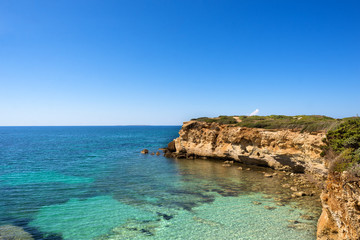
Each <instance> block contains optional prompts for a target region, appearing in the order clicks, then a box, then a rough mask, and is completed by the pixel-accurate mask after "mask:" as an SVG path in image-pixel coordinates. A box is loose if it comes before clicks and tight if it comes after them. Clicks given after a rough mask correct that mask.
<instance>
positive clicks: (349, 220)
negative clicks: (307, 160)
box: [317, 172, 360, 240]
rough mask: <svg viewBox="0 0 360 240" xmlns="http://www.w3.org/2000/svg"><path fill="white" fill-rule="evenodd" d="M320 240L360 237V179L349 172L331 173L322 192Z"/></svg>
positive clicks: (318, 231)
mask: <svg viewBox="0 0 360 240" xmlns="http://www.w3.org/2000/svg"><path fill="white" fill-rule="evenodd" d="M321 201H322V205H323V209H322V213H321V216H320V219H319V221H318V230H317V236H318V238H317V239H318V240H330V239H331V240H337V239H344V240H345V239H346V240H350V239H351V240H352V239H360V180H359V179H354V177H352V176H351V175H350V174H348V173H347V172H343V173H342V174H337V175H333V174H329V177H328V180H327V182H326V186H325V189H324V191H323V192H322V194H321Z"/></svg>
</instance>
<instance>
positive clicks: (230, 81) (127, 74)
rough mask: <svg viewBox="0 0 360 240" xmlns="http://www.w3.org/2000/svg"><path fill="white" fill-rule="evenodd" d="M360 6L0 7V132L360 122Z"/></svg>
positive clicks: (195, 0) (189, 2)
mask: <svg viewBox="0 0 360 240" xmlns="http://www.w3.org/2000/svg"><path fill="white" fill-rule="evenodd" d="M359 13H360V1H358V0H355V1H347V0H344V1H340V0H337V1H333V0H326V1H316V0H309V1H308V0H294V1H293V0H291V1H289V0H273V1H272V0H262V1H261V0H234V1H230V0H216V1H213V0H208V1H205V0H201V1H200V0H179V1H176V0H153V1H150V0H146V1H142V0H128V1H121V0H114V1H111V0H106V1H104V0H97V1H93V0H84V1H78V0H68V1H66V0H61V1H49V0H43V1H41V0H38V1H35V0H23V1H19V0H0V125H3V126H4V125H122V124H125V125H126V124H149V125H171V124H174V125H179V124H181V123H182V122H183V121H186V120H189V119H190V118H194V117H201V116H218V115H248V114H250V113H251V112H253V111H254V110H255V109H259V110H260V111H259V114H260V115H269V114H285V115H298V114H320V115H328V116H332V117H347V116H354V115H356V114H360V14H359Z"/></svg>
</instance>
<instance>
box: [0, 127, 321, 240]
mask: <svg viewBox="0 0 360 240" xmlns="http://www.w3.org/2000/svg"><path fill="white" fill-rule="evenodd" d="M179 130H180V127H179V126H173V127H172V126H171V127H170V126H169V127H160V126H159V127H150V126H149V127H148V126H144V127H142V126H134V127H133V126H129V127H127V126H114V127H0V226H1V225H15V226H20V227H23V228H24V229H25V230H26V231H28V232H29V233H31V234H32V235H33V237H34V239H49V240H50V239H52V240H54V239H71V240H86V239H97V240H100V239H149V240H151V239H163V240H167V239H186V240H188V239H206V240H211V239H216V240H218V239H253V240H261V239H264V240H270V239H279V240H291V239H294V240H295V239H296V240H298V239H302V240H307V239H315V238H316V237H315V231H316V221H317V217H318V214H319V212H318V210H319V209H320V208H321V207H320V205H319V203H317V202H316V203H315V202H309V203H308V206H306V204H305V205H304V204H302V205H301V206H302V207H299V205H298V203H297V202H295V201H293V200H289V201H287V202H284V204H282V205H283V206H281V205H279V204H277V203H278V200H277V198H278V197H279V194H280V195H281V194H283V195H286V194H288V193H287V192H286V191H285V190H284V189H283V188H281V186H280V185H281V184H280V179H281V178H280V177H274V178H271V179H270V178H264V174H263V171H271V170H269V169H264V168H260V167H251V171H246V170H242V171H241V170H238V169H237V168H238V166H240V165H234V166H233V167H223V166H222V162H221V161H212V160H185V159H184V160H175V159H168V158H165V157H163V156H156V155H155V156H152V155H150V154H149V155H143V154H140V151H141V150H142V149H144V148H147V149H149V150H150V152H156V151H157V149H158V148H160V147H165V146H166V145H167V143H168V142H170V141H171V140H173V139H174V138H176V137H177V136H178V131H179ZM247 167H248V166H243V168H247ZM280 175H281V174H280ZM254 202H255V203H256V202H258V204H254ZM259 203H261V204H259ZM272 207H274V208H272ZM302 215H310V216H314V218H313V219H311V220H305V219H303V218H301V216H302ZM295 221H298V222H295ZM294 222H295V223H296V224H294ZM294 225H296V227H294Z"/></svg>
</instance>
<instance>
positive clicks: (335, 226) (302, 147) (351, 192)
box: [165, 121, 360, 240]
mask: <svg viewBox="0 0 360 240" xmlns="http://www.w3.org/2000/svg"><path fill="white" fill-rule="evenodd" d="M325 137H326V134H325V132H312V133H309V132H301V131H298V130H288V129H278V130H267V129H259V128H246V127H239V126H235V125H230V124H227V125H226V124H218V123H206V122H200V121H189V122H185V123H184V124H183V126H182V128H181V130H180V132H179V137H178V138H176V139H175V140H174V141H172V142H170V143H169V144H168V147H167V149H166V151H165V156H167V157H177V158H190V159H202V158H219V159H222V160H226V161H225V162H224V163H226V162H231V161H238V162H242V163H245V164H254V165H260V166H265V167H271V168H273V169H276V170H286V171H293V172H297V173H304V172H305V173H309V175H308V176H310V177H312V178H313V179H314V180H315V179H316V180H318V182H319V181H320V183H325V184H323V185H324V186H325V187H324V190H323V191H322V194H321V201H322V205H323V209H322V214H321V217H320V218H319V220H318V230H317V239H318V240H337V239H348V240H353V239H354V240H355V239H360V179H358V178H354V177H353V175H351V174H349V173H347V172H343V173H342V174H337V175H335V174H329V176H327V170H326V168H325V162H324V161H325V160H324V159H323V158H322V157H321V156H320V153H321V151H322V146H323V145H324V143H323V141H322V140H323V138H325ZM223 166H224V165H223ZM266 177H272V176H270V175H269V176H266ZM326 178H327V180H326ZM325 180H326V182H325ZM292 190H293V189H292ZM293 191H295V190H293ZM293 195H294V197H300V196H304V195H306V193H305V192H296V193H294V194H293Z"/></svg>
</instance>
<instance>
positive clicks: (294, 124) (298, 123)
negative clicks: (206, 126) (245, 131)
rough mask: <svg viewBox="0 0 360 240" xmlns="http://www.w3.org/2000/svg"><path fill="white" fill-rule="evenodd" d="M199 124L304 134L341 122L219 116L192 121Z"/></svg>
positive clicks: (318, 118) (322, 118)
mask: <svg viewBox="0 0 360 240" xmlns="http://www.w3.org/2000/svg"><path fill="white" fill-rule="evenodd" d="M192 120H196V121H201V122H208V123H212V122H216V123H220V124H234V125H236V126H240V127H249V128H265V129H298V130H301V131H305V132H314V131H321V130H329V129H332V128H334V127H335V126H337V125H338V124H339V123H340V122H341V120H340V119H334V118H331V117H326V116H320V115H298V116H284V115H270V116H219V117H217V118H207V117H201V118H197V119H192Z"/></svg>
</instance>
